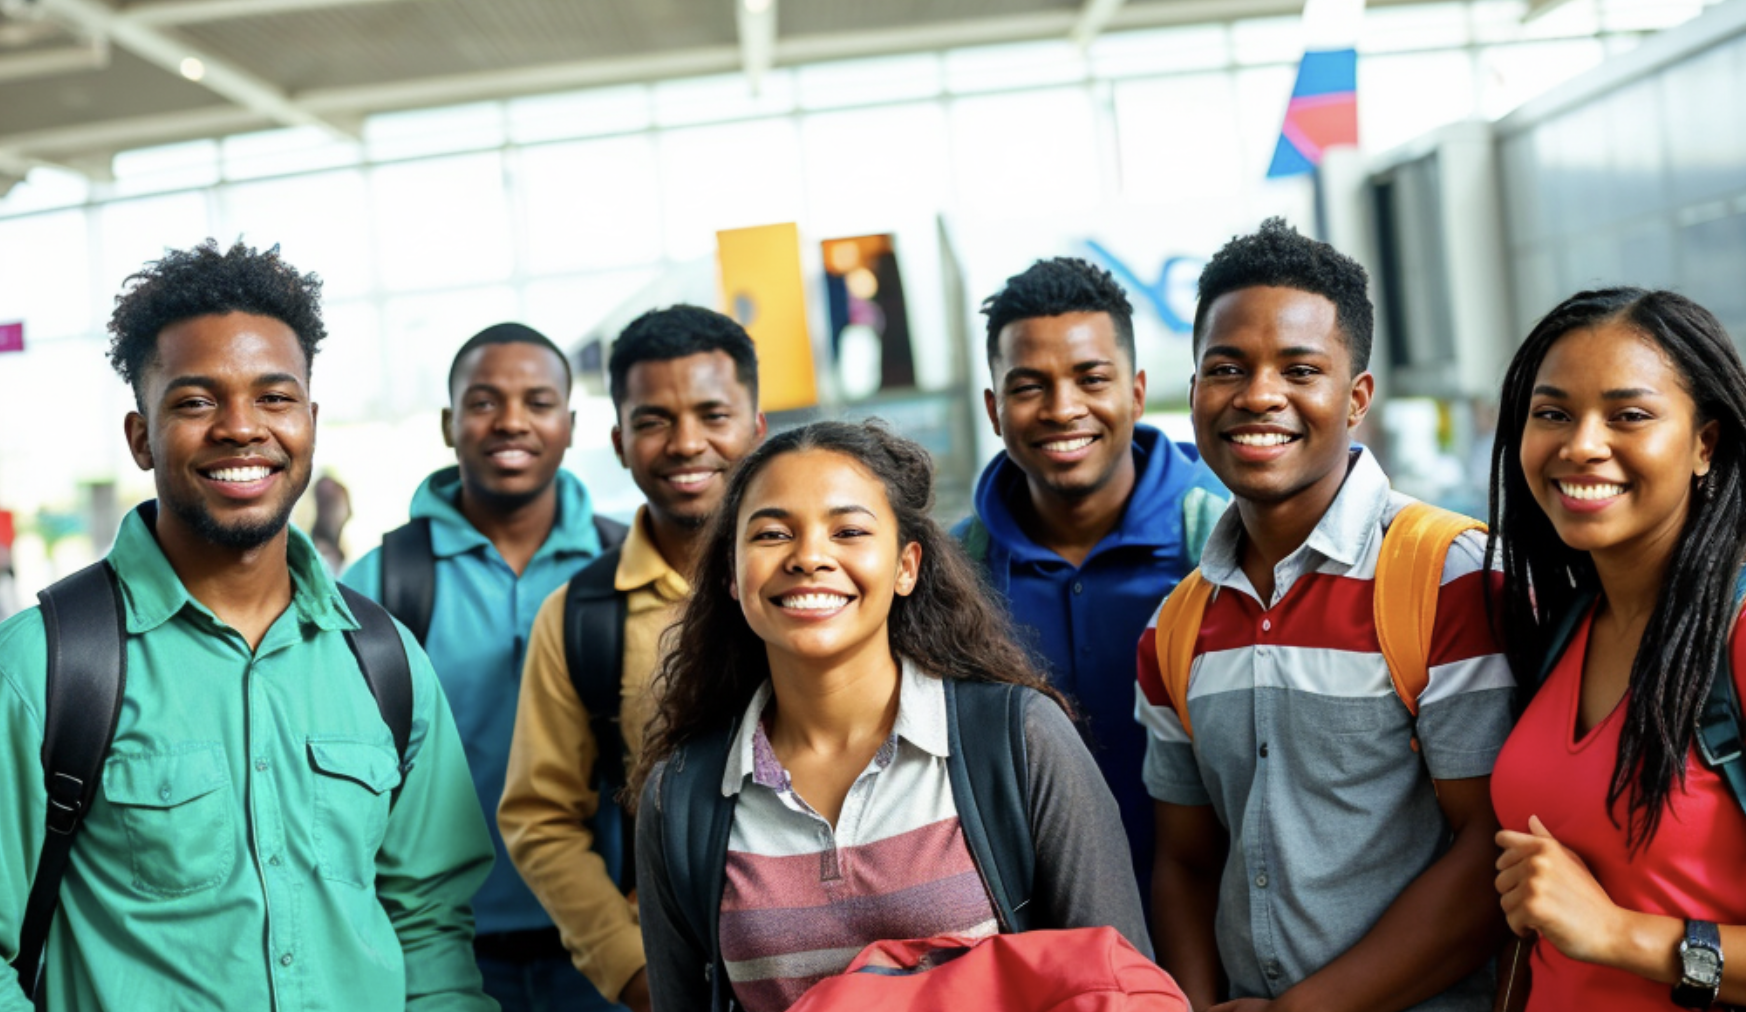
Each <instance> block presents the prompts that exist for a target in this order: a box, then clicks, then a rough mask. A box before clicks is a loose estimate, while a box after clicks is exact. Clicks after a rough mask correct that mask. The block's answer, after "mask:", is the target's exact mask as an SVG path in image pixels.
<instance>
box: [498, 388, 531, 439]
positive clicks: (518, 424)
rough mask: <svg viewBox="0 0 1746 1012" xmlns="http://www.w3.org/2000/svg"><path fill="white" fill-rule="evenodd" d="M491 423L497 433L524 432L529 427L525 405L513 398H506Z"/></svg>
mask: <svg viewBox="0 0 1746 1012" xmlns="http://www.w3.org/2000/svg"><path fill="white" fill-rule="evenodd" d="M493 422H494V424H493V425H492V427H493V428H495V429H496V430H497V431H498V432H526V431H528V428H529V426H530V422H529V421H528V410H527V405H525V404H523V403H521V401H519V400H517V399H515V398H513V397H511V398H506V399H505V401H504V404H503V409H502V410H501V411H499V412H497V417H496V418H495V419H494V420H493Z"/></svg>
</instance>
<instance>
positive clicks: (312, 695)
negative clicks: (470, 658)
mask: <svg viewBox="0 0 1746 1012" xmlns="http://www.w3.org/2000/svg"><path fill="white" fill-rule="evenodd" d="M289 557H290V567H291V578H292V585H293V592H292V601H291V606H290V607H289V608H287V609H286V610H285V613H284V614H282V615H280V616H279V618H278V619H277V620H276V621H275V622H274V623H273V625H272V627H271V628H269V629H268V630H267V634H266V636H265V637H264V638H263V639H262V640H261V643H260V646H259V648H258V649H256V650H254V651H252V652H251V651H250V650H249V646H248V643H247V642H246V641H245V640H244V639H243V637H242V635H241V634H239V633H238V632H237V631H236V630H234V629H231V628H230V627H229V626H226V625H225V624H224V623H223V622H221V621H219V619H218V618H217V617H216V616H214V615H213V614H212V612H211V611H209V610H208V609H207V608H206V607H205V606H203V605H201V604H200V602H198V601H196V600H194V599H193V598H192V597H190V596H188V592H187V591H186V590H185V589H184V588H183V586H182V583H181V581H180V580H179V579H177V577H176V573H175V571H174V570H173V569H171V568H170V564H169V561H168V560H167V559H165V558H164V554H163V552H162V551H161V550H160V549H159V548H158V544H157V541H156V539H155V538H154V536H153V534H152V532H151V530H150V528H149V527H148V525H147V524H146V522H145V520H144V519H143V518H142V517H141V516H140V513H139V511H137V510H136V511H134V512H133V513H132V514H130V515H129V516H128V517H127V519H126V521H125V522H124V523H123V524H122V527H121V532H120V534H119V535H118V536H117V537H116V541H115V547H114V549H113V550H112V551H111V552H110V554H109V561H110V563H111V564H112V565H113V566H114V568H115V571H116V573H117V575H118V576H119V577H120V582H121V586H122V589H123V592H124V595H125V598H126V606H127V631H128V638H127V690H126V698H125V700H124V701H123V704H122V709H121V719H120V723H119V726H118V727H117V728H116V732H115V739H114V744H113V745H112V746H111V748H110V753H109V758H108V760H107V762H106V765H105V769H104V773H103V783H102V788H101V790H100V791H99V792H98V794H97V797H96V800H95V802H94V803H93V805H92V808H91V812H90V814H89V816H88V817H87V818H86V820H85V825H84V828H83V830H81V832H80V835H79V838H78V841H77V843H76V844H75V845H74V848H73V853H72V858H71V861H70V865H69V868H68V871H67V876H66V879H65V881H64V883H63V884H62V886H61V905H60V911H59V913H58V914H57V915H56V917H55V923H54V927H53V929H52V930H51V932H50V935H49V941H48V950H47V953H46V955H45V957H44V978H43V982H44V991H45V993H46V996H47V1008H48V1009H50V1010H63V1009H64V1010H78V1012H97V1010H114V1012H134V1010H142V1012H148V1010H156V1009H165V1010H169V1009H174V1010H177V1012H184V1010H187V1012H192V1010H208V1009H211V1010H220V1009H222V1010H255V1009H262V1010H265V1009H275V1010H283V1012H290V1010H298V1012H303V1010H316V1009H321V1010H334V1012H377V1010H380V1012H387V1010H389V1009H402V1008H404V1009H409V1010H413V1009H416V1010H419V1012H435V1010H439V1009H441V1010H451V1009H464V1010H469V1012H473V1010H477V1012H486V1010H492V1009H495V1008H496V1004H495V1003H494V1002H492V1001H491V1000H490V999H488V998H486V997H485V996H484V995H483V994H482V992H481V991H480V984H479V972H478V969H477V968H476V966H475V964H474V961H473V953H472V938H473V917H472V912H471V909H470V907H469V903H470V900H471V897H472V895H473V892H474V891H475V890H476V889H477V888H478V887H479V883H480V882H482V881H483V880H484V878H485V875H486V873H487V871H488V870H489V869H490V867H491V842H490V837H489V836H487V835H486V832H485V825H484V821H483V819H482V818H481V817H480V814H479V806H478V803H477V801H476V800H475V799H474V797H473V786H472V780H471V779H470V778H469V777H468V775H467V766H466V759H465V757H464V755H463V753H462V750H461V743H460V740H459V738H458V736H457V735H456V733H455V725H454V719H453V717H452V716H451V715H450V713H449V708H448V703H447V701H446V700H445V699H444V697H443V694H442V691H441V689H440V688H439V687H438V685H437V681H436V677H435V675H434V674H432V672H431V667H430V662H429V661H428V660H427V659H426V658H425V655H424V651H422V650H420V649H419V647H418V644H417V643H415V642H414V641H413V639H412V637H411V636H409V635H407V634H406V632H405V630H404V629H402V630H401V639H402V640H403V641H404V642H405V644H406V649H407V653H408V654H409V655H410V656H411V659H412V683H413V724H412V735H411V740H410V742H409V744H408V748H407V759H408V761H409V762H410V764H411V768H410V769H409V770H408V772H407V773H406V774H405V775H404V778H403V777H402V774H401V773H400V770H399V767H398V764H397V761H396V756H395V752H394V742H393V736H392V734H391V733H390V732H389V730H388V726H387V725H386V724H384V723H383V721H382V718H381V712H380V710H379V709H378V708H377V706H376V701H375V698H374V697H373V696H372V695H371V694H370V689H369V686H368V684H367V683H366V682H365V681H364V678H363V675H362V673H361V672H360V671H359V670H358V664H357V661H356V659H355V658H354V657H353V656H352V653H351V650H350V648H349V647H348V646H347V644H346V641H345V638H344V631H345V630H348V629H355V628H357V623H356V621H355V620H354V619H353V618H352V615H351V612H350V611H349V610H348V609H347V607H346V605H345V602H344V600H343V599H342V598H341V597H340V595H339V592H338V591H337V590H336V589H335V587H334V584H333V581H332V579H331V578H330V577H328V575H327V574H326V572H325V571H324V570H323V568H322V566H321V563H320V560H319V559H318V557H317V555H316V552H315V548H314V546H313V545H312V544H311V543H310V542H309V539H308V538H307V537H306V536H304V534H303V533H302V532H300V531H298V530H296V529H293V530H292V531H291V536H290V547H289ZM46 669H47V658H46V644H45V641H44V633H43V623H42V619H41V617H40V614H39V612H38V611H37V609H34V608H33V609H30V610H28V611H25V612H21V613H20V614H18V615H16V616H14V617H13V618H11V619H10V620H8V621H6V622H5V623H4V624H0V957H3V958H4V959H5V960H6V962H7V963H8V964H10V962H11V961H12V960H13V959H14V958H15V957H16V955H17V952H18V937H19V926H20V922H21V921H22V920H23V915H24V906H25V897H26V896H27V895H28V894H29V891H30V881H31V878H32V876H34V875H35V873H36V866H37V861H38V858H39V857H40V852H41V847H42V839H43V833H44V813H45V810H46V808H47V796H46V794H45V791H44V787H43V767H42V759H41V749H42V737H43V713H44V698H45V692H44V682H45V676H46V673H47V672H46ZM93 719H101V717H100V716H99V715H93ZM396 786H399V787H400V790H399V792H398V794H396V792H395V790H394V788H395V787H396ZM31 1007H32V1006H31V1004H30V1002H29V1001H28V1000H27V999H26V998H25V993H24V989H23V988H22V986H21V985H20V983H19V981H18V978H17V975H16V973H15V972H14V971H13V969H12V968H11V966H10V965H7V966H5V967H3V968H0V1012H25V1010H28V1009H30V1008H31Z"/></svg>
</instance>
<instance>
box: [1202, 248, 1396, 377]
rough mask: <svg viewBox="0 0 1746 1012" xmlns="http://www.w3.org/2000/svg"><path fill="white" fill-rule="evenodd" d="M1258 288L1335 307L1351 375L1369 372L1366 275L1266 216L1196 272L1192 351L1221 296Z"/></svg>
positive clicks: (1372, 317) (1372, 318)
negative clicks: (1288, 290) (1285, 291)
mask: <svg viewBox="0 0 1746 1012" xmlns="http://www.w3.org/2000/svg"><path fill="white" fill-rule="evenodd" d="M1257 286H1267V287H1277V288H1295V289H1297V290H1298V291H1302V292H1309V293H1310V294H1311V295H1320V296H1322V297H1323V298H1325V299H1327V300H1328V301H1329V302H1332V303H1333V304H1334V312H1335V320H1336V321H1337V322H1338V323H1339V326H1340V330H1341V332H1342V333H1343V334H1344V335H1345V338H1346V350H1347V351H1348V352H1350V353H1351V356H1352V375H1354V376H1356V375H1358V374H1359V373H1361V372H1363V371H1364V370H1366V369H1368V368H1370V342H1371V336H1372V333H1373V331H1374V330H1375V329H1376V310H1375V307H1373V306H1372V305H1371V304H1370V291H1369V286H1370V275H1369V274H1368V273H1366V272H1365V270H1364V266H1363V265H1362V264H1360V263H1359V262H1358V261H1356V260H1354V259H1352V258H1351V257H1349V256H1346V255H1345V254H1344V253H1341V252H1340V251H1339V250H1336V249H1335V248H1334V247H1332V246H1329V245H1328V244H1327V243H1325V242H1319V241H1317V240H1315V239H1311V238H1309V237H1308V236H1304V235H1299V234H1298V231H1297V229H1295V228H1292V227H1291V226H1290V225H1288V224H1286V223H1285V219H1284V218H1268V219H1267V220H1266V221H1264V222H1262V223H1261V228H1260V229H1259V230H1257V231H1255V232H1253V233H1251V234H1249V235H1240V236H1235V237H1233V238H1232V239H1231V241H1230V242H1228V243H1225V245H1224V247H1223V248H1221V249H1220V250H1219V251H1218V252H1217V253H1214V254H1213V258H1212V259H1211V260H1209V261H1207V265H1206V268H1205V269H1204V270H1202V271H1201V272H1200V303H1199V304H1198V305H1197V306H1195V309H1194V352H1195V355H1196V356H1198V355H1199V354H1200V349H1201V346H1202V344H1203V343H1204V342H1205V340H1206V318H1207V314H1208V312H1209V311H1210V310H1211V308H1212V304H1213V303H1214V302H1217V301H1218V300H1219V297H1220V296H1222V295H1228V294H1230V293H1231V292H1235V291H1238V290H1240V289H1244V288H1255V287H1257Z"/></svg>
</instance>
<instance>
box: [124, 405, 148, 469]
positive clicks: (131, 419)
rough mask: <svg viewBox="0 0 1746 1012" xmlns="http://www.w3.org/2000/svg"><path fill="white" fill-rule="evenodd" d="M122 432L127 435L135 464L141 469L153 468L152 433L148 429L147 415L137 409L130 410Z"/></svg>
mask: <svg viewBox="0 0 1746 1012" xmlns="http://www.w3.org/2000/svg"><path fill="white" fill-rule="evenodd" d="M121 428H122V432H124V433H125V434H126V436H127V452H128V453H130V454H132V455H133V462H134V464H135V465H136V466H137V467H138V468H139V469H140V470H141V471H150V470H151V469H152V444H151V433H150V432H148V431H147V429H146V420H145V416H144V415H142V414H140V413H139V412H137V411H129V412H128V413H127V417H126V418H125V419H123V420H122V426H121Z"/></svg>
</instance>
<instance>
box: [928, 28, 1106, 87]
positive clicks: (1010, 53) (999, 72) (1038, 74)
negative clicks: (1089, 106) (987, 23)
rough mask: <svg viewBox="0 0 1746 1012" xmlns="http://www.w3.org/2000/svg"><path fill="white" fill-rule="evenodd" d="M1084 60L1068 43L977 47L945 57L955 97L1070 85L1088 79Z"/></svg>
mask: <svg viewBox="0 0 1746 1012" xmlns="http://www.w3.org/2000/svg"><path fill="white" fill-rule="evenodd" d="M1086 71H1087V67H1086V61H1085V57H1084V56H1083V55H1081V54H1080V52H1079V47H1078V46H1077V45H1075V44H1074V43H1072V42H1068V41H1066V40H1061V41H1058V42H1057V41H1051V42H1020V43H1014V44H1011V45H1004V46H977V47H976V48H974V49H954V50H952V51H950V52H948V53H946V90H947V91H950V92H953V93H954V94H960V95H962V94H968V93H973V92H978V91H1002V90H1005V89H1008V88H1035V87H1038V86H1040V85H1046V84H1068V83H1070V82H1073V81H1083V80H1085V78H1086Z"/></svg>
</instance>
